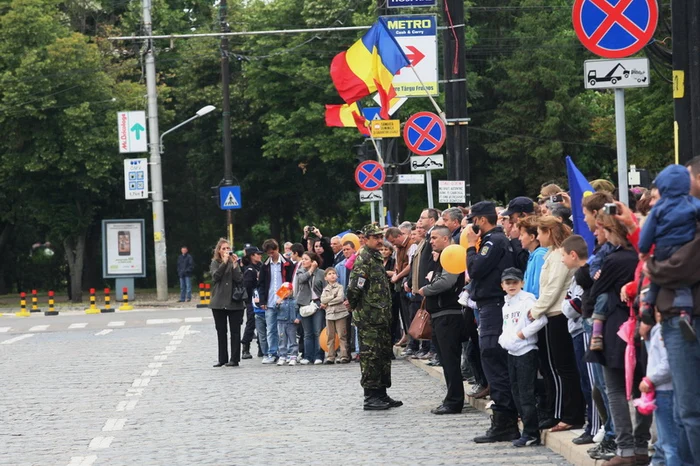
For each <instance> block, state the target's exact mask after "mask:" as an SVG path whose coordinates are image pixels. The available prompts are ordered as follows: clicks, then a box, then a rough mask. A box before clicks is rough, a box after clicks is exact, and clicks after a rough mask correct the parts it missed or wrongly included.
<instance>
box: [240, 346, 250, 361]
mask: <svg viewBox="0 0 700 466" xmlns="http://www.w3.org/2000/svg"><path fill="white" fill-rule="evenodd" d="M241 359H253V356H252V355H251V354H250V343H243V351H242V354H241Z"/></svg>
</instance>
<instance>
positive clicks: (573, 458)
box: [394, 346, 603, 466]
mask: <svg viewBox="0 0 700 466" xmlns="http://www.w3.org/2000/svg"><path fill="white" fill-rule="evenodd" d="M402 350H403V348H400V347H397V346H394V354H395V355H396V358H397V359H405V358H402V356H400V354H401V351H402ZM405 360H406V361H408V362H410V363H411V364H413V365H414V366H416V367H418V368H420V369H422V370H424V371H425V372H427V373H428V374H429V375H431V376H432V377H435V378H436V379H438V380H440V381H442V382H443V383H444V380H445V379H444V377H443V374H442V367H432V366H428V364H427V362H428V361H425V360H420V359H405ZM470 389H471V385H469V384H468V383H467V382H464V391H465V392H466V393H468V392H469V390H470ZM466 401H467V402H468V403H469V404H470V405H471V406H472V407H474V408H476V409H478V410H479V411H482V412H484V413H487V414H491V412H490V411H489V410H487V409H486V404H487V403H488V402H489V401H490V399H488V398H487V399H481V400H477V399H475V398H472V397H470V396H467V397H466ZM581 433H583V430H570V431H566V432H556V433H552V432H549V431H548V430H544V431H542V444H543V445H544V446H546V447H547V448H549V449H550V450H552V451H553V452H555V453H558V454H560V455H561V456H563V457H564V458H566V460H567V461H570V462H571V463H573V464H575V465H576V466H601V465H602V464H603V461H602V460H594V459H592V458H591V457H590V456H588V453H587V450H588V449H589V448H591V447H592V446H593V445H574V444H573V443H572V442H571V441H572V440H573V439H575V438H576V437H578V436H579V435H581Z"/></svg>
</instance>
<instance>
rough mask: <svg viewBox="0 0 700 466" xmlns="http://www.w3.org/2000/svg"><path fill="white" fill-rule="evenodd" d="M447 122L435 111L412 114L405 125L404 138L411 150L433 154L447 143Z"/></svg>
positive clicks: (418, 153) (421, 153) (419, 153)
mask: <svg viewBox="0 0 700 466" xmlns="http://www.w3.org/2000/svg"><path fill="white" fill-rule="evenodd" d="M445 135H446V131H445V124H444V123H443V122H442V119H441V118H440V117H439V116H437V115H436V114H434V113H430V112H419V113H416V114H415V115H412V116H411V117H410V118H409V119H408V121H406V124H405V125H404V127H403V139H404V141H405V142H406V145H407V146H408V148H409V149H410V150H411V152H413V153H415V154H417V155H431V154H434V153H435V152H437V151H439V150H440V148H441V147H442V145H443V144H444V143H445Z"/></svg>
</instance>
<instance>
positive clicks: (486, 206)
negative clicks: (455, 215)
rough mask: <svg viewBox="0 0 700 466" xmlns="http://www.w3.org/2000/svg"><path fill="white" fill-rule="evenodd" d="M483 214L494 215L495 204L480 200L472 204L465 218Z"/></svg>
mask: <svg viewBox="0 0 700 466" xmlns="http://www.w3.org/2000/svg"><path fill="white" fill-rule="evenodd" d="M485 215H496V204H494V203H493V202H491V201H481V202H477V203H476V204H474V205H473V206H472V208H471V211H470V212H469V215H467V220H471V219H473V218H474V217H483V216H485Z"/></svg>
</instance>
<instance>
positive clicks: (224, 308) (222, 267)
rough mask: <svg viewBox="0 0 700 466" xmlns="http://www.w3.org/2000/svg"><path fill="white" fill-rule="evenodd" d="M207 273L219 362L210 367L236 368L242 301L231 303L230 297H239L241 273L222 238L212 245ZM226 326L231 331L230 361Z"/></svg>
mask: <svg viewBox="0 0 700 466" xmlns="http://www.w3.org/2000/svg"><path fill="white" fill-rule="evenodd" d="M209 272H210V273H211V278H212V290H211V301H210V302H209V308H210V309H211V310H212V313H213V314H214V325H215V326H216V337H217V339H218V341H219V362H218V363H217V364H214V367H221V366H224V365H225V366H231V367H233V366H238V362H239V361H240V360H241V324H243V312H244V310H245V301H244V300H243V299H241V300H240V301H239V300H235V301H234V299H233V293H234V290H235V291H236V292H238V293H239V294H240V292H241V289H242V288H243V272H242V271H241V266H240V265H239V264H238V257H237V256H236V255H235V254H234V253H233V251H231V246H230V245H229V242H228V240H226V239H225V238H220V239H219V242H218V243H217V244H216V248H215V249H214V257H212V261H211V265H210V266H209ZM243 289H245V288H243ZM227 322H228V324H227ZM227 325H228V326H230V327H231V360H230V361H229V359H228V342H227V335H228V328H227Z"/></svg>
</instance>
